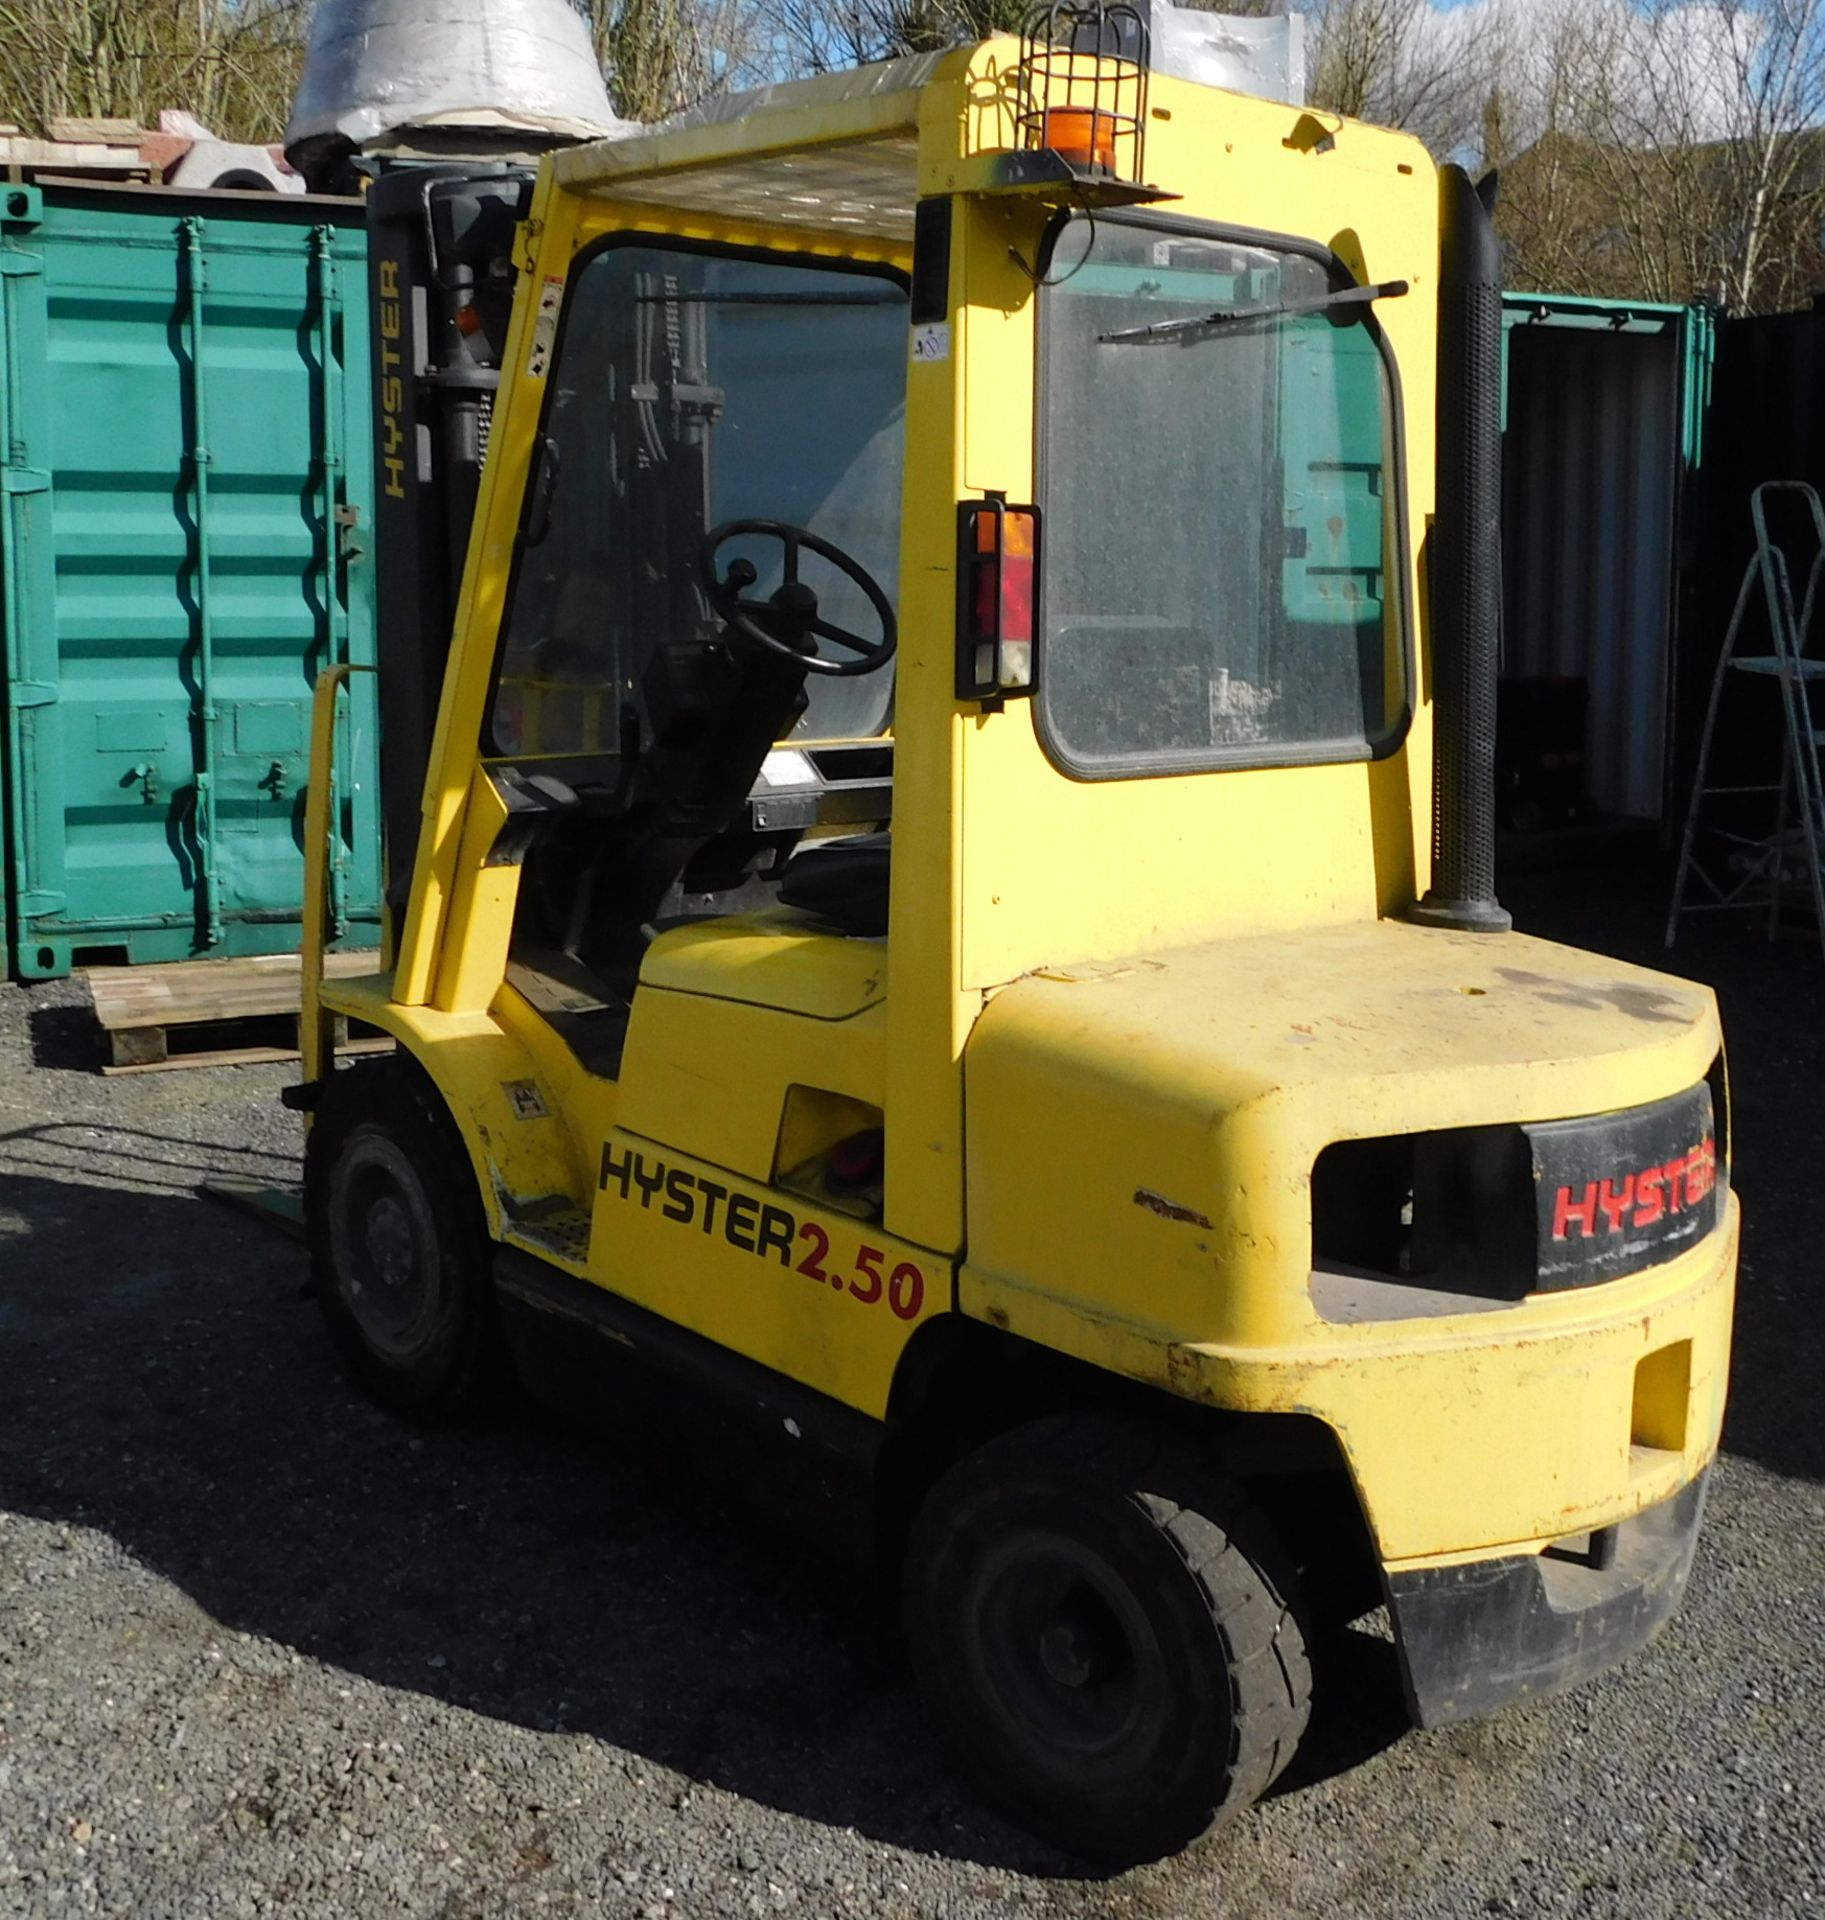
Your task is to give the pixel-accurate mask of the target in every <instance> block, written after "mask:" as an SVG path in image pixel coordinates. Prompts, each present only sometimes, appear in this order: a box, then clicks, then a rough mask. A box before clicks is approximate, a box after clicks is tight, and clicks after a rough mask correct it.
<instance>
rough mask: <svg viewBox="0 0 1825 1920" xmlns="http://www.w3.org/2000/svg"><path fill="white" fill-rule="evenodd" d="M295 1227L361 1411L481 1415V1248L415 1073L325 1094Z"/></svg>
mask: <svg viewBox="0 0 1825 1920" xmlns="http://www.w3.org/2000/svg"><path fill="white" fill-rule="evenodd" d="M304 1217H305V1228H306V1232H307V1235H308V1238H309V1243H310V1253H311V1272H312V1278H313V1280H314V1283H315V1291H316V1294H317V1300H318V1303H319V1305H320V1306H321V1307H322V1309H323V1317H324V1320H325V1322H326V1323H327V1325H328V1327H329V1333H330V1338H331V1339H332V1340H333V1341H334V1342H335V1345H336V1348H337V1351H338V1352H339V1353H340V1354H341V1355H342V1358H343V1360H344V1361H345V1362H346V1364H347V1365H348V1368H349V1370H350V1371H351V1372H352V1373H353V1374H354V1376H355V1378H356V1379H357V1380H358V1381H359V1382H360V1384H361V1386H362V1387H363V1388H364V1390H365V1391H366V1392H367V1393H368V1394H369V1395H370V1396H371V1397H372V1398H373V1399H375V1400H377V1401H379V1402H380V1404H381V1405H382V1406H384V1407H388V1408H390V1409H391V1410H392V1411H393V1412H395V1413H400V1414H404V1415H407V1416H408V1417H410V1418H413V1419H418V1420H425V1421H442V1420H452V1419H460V1418H463V1417H465V1416H468V1415H471V1414H474V1413H477V1412H480V1411H483V1410H484V1409H485V1408H486V1407H488V1406H489V1405H490V1404H492V1402H493V1401H494V1399H495V1398H496V1396H497V1395H498V1392H499V1389H500V1386H501V1384H502V1375H503V1369H504V1362H503V1360H502V1358H501V1354H502V1343H501V1340H500V1337H499V1328H498V1314H497V1308H496V1302H495V1295H494V1280H493V1251H494V1249H493V1243H492V1241H491V1240H490V1238H489V1234H488V1223H487V1218H486V1216H485V1215H484V1213H483V1211H482V1204H481V1196H480V1194H479V1193H478V1191H477V1189H476V1183H475V1173H474V1169H473V1167H472V1166H471V1164H470V1161H469V1156H468V1154H467V1152H466V1150H465V1149H464V1147H463V1143H462V1138H461V1136H460V1135H459V1134H458V1132H457V1130H456V1123H455V1122H454V1121H453V1120H452V1119H451V1117H450V1113H449V1109H448V1108H447V1107H446V1106H445V1105H444V1103H443V1099H442V1097H441V1095H439V1093H438V1092H437V1089H436V1087H435V1086H434V1085H433V1084H432V1083H431V1080H430V1079H429V1077H428V1076H427V1075H426V1073H425V1072H424V1069H423V1068H422V1067H420V1066H419V1065H418V1063H417V1062H416V1061H414V1060H411V1059H408V1058H406V1057H404V1056H400V1057H396V1058H394V1059H391V1060H383V1061H374V1062H370V1063H366V1064H363V1065H361V1066H357V1067H350V1068H345V1069H343V1070H342V1071H341V1072H339V1073H336V1074H334V1075H333V1076H332V1077H331V1078H330V1079H329V1080H328V1081H327V1082H326V1084H325V1086H324V1090H323V1097H322V1099H321V1100H320V1102H319V1104H318V1107H317V1110H316V1113H315V1115H314V1116H313V1119H312V1124H311V1130H310V1138H309V1141H308V1144H307V1145H306V1147H305V1153H304ZM377 1247H378V1248H379V1251H378V1252H377V1251H376V1249H377ZM388 1262H391V1265H389V1264H388ZM392 1279H397V1280H398V1282H399V1284H397V1285H390V1284H389V1281H390V1280H392Z"/></svg>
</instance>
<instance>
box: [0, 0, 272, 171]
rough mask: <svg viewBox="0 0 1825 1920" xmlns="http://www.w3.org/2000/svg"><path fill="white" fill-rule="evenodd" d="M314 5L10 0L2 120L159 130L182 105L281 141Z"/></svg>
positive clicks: (210, 120) (240, 133)
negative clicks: (165, 114) (116, 123)
mask: <svg viewBox="0 0 1825 1920" xmlns="http://www.w3.org/2000/svg"><path fill="white" fill-rule="evenodd" d="M307 14H308V5H307V3H306V0H0V114H4V115H6V116H7V117H8V118H10V119H12V120H15V121H17V122H19V123H20V124H21V125H22V126H25V127H26V128H27V129H28V130H30V131H32V132H36V133H42V132H44V131H45V129H46V127H47V125H48V123H49V122H50V121H51V120H54V119H59V118H62V117H66V116H73V117H81V118H100V119H121V120H131V121H133V122H135V123H136V124H138V125H141V126H144V125H148V124H151V123H152V122H153V121H154V120H155V119H156V116H157V114H158V112H159V110H160V109H161V108H163V107H182V108H185V109H187V110H188V111H189V112H190V113H192V114H194V115H195V116H196V117H197V118H198V119H199V120H201V121H203V122H204V123H205V124H206V125H208V126H209V127H211V128H212V129H213V130H214V131H216V132H217V133H220V134H221V135H222V136H223V137H224V138H227V139H246V140H276V139H278V138H279V137H280V135H281V134H282V133H283V132H284V130H285V118H286V115H287V113H288V112H289V111H290V108H291V102H292V95H293V93H294V92H295V90H296V88H297V80H298V72H299V69H300V67H301V65H302V63H303V56H304V34H305V27H306V23H307Z"/></svg>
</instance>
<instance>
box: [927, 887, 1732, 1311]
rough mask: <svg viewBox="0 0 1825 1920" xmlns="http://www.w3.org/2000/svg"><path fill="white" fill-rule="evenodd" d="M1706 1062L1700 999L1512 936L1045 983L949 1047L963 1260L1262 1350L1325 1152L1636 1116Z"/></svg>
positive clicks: (1252, 943)
mask: <svg viewBox="0 0 1825 1920" xmlns="http://www.w3.org/2000/svg"><path fill="white" fill-rule="evenodd" d="M1719 1045H1720V1037H1719V1029H1718V1021H1717V1010H1716V1005H1715V1002H1714V1000H1713V997H1712V995H1711V992H1710V990H1709V989H1708V988H1706V987H1703V986H1698V985H1695V984H1693V983H1691V982H1689V981H1683V980H1676V979H1673V978H1670V977H1668V976H1666V975H1663V974H1658V973H1651V972H1649V971H1647V970H1646V969H1644V968H1640V967H1633V966H1629V965H1627V964H1625V963H1623V962H1621V961H1616V960H1609V959H1604V958H1601V957H1598V956H1596V955H1592V954H1587V953H1580V952H1577V951H1574V950H1572V949H1570V948H1566V947H1560V946H1555V945H1553V944H1551V943H1549V942H1546V941H1542V940H1535V939H1530V938H1528V937H1527V936H1525V935H1521V934H1512V933H1510V934H1463V933H1447V932H1441V931H1437V930H1433V929H1427V928H1420V927H1413V926H1408V925H1406V924H1403V923H1401V922H1397V921H1382V922H1378V923H1375V924H1371V925H1363V926H1355V927H1339V928H1330V929H1320V930H1315V931H1311V932H1305V933H1300V934H1298V935H1294V936H1286V935H1278V936H1265V937H1251V938H1248V939H1238V940H1232V941H1218V942H1212V943H1209V944H1206V945H1202V946H1198V947H1190V948H1183V949H1178V950H1175V951H1171V952H1165V953H1159V954H1153V955H1148V956H1145V957H1138V958H1135V959H1133V960H1130V961H1127V962H1118V963H1111V964H1105V965H1095V966H1084V967H1062V968H1055V969H1047V970H1045V971H1042V972H1039V973H1035V974H1032V975H1029V976H1027V977H1025V978H1023V979H1021V980H1018V981H1016V982H1014V983H1012V984H1011V985H1009V986H1007V987H1005V988H1003V989H1001V990H1000V991H999V992H998V993H996V994H995V995H994V996H993V998H992V999H991V1001H990V1003H989V1005H988V1006H987V1007H986V1008H985V1010H984V1012H983V1015H982V1017H981V1019H980V1020H979V1021H978V1023H977V1025H976V1028H975V1030H974V1032H973V1034H972V1036H971V1039H970V1042H969V1050H968V1054H967V1057H966V1064H965V1084H966V1090H967V1103H968V1133H969V1140H970V1159H969V1245H970V1252H969V1258H970V1262H971V1264H972V1266H977V1267H980V1268H982V1269H983V1270H985V1271H991V1272H994V1273H997V1274H999V1275H1001V1276H1003V1277H1005V1278H1006V1279H1008V1280H1010V1281H1013V1282H1016V1283H1018V1284H1023V1285H1030V1286H1034V1287H1038V1288H1041V1289H1043V1290H1044V1291H1045V1292H1046V1293H1048V1294H1050V1295H1052V1296H1054V1297H1057V1296H1058V1295H1060V1294H1061V1293H1062V1294H1063V1295H1064V1296H1066V1297H1072V1296H1075V1297H1077V1298H1079V1299H1083V1300H1097V1301H1100V1302H1102V1303H1104V1304H1105V1305H1106V1306H1109V1307H1113V1308H1114V1310H1115V1311H1116V1312H1117V1313H1119V1314H1122V1315H1124V1316H1125V1317H1129V1318H1132V1319H1133V1320H1135V1321H1136V1322H1144V1323H1147V1324H1150V1325H1153V1326H1156V1327H1158V1328H1160V1329H1161V1330H1162V1331H1164V1332H1166V1333H1167V1334H1168V1336H1169V1337H1172V1338H1177V1339H1183V1338H1185V1337H1187V1335H1188V1334H1190V1335H1191V1336H1192V1337H1200V1335H1202V1336H1203V1337H1211V1338H1239V1339H1247V1338H1250V1337H1272V1336H1271V1325H1272V1322H1273V1318H1274V1316H1273V1314H1272V1312H1271V1311H1269V1310H1266V1309H1264V1308H1263V1307H1262V1302H1263V1301H1264V1300H1266V1299H1267V1298H1268V1297H1269V1295H1271V1294H1272V1293H1273V1292H1274V1291H1276V1289H1275V1287H1274V1286H1273V1285H1271V1284H1270V1283H1271V1282H1272V1281H1274V1280H1275V1279H1282V1280H1291V1279H1295V1278H1296V1279H1297V1282H1298V1284H1299V1288H1300V1291H1301V1292H1303V1288H1304V1281H1305V1276H1306V1272H1307V1270H1308V1267H1309V1259H1310V1198H1309V1182H1310V1174H1311V1168H1312V1163H1313V1161H1314V1160H1315V1159H1316V1157H1317V1155H1318V1153H1319V1152H1320V1150H1321V1149H1322V1148H1324V1147H1325V1146H1327V1145H1329V1144H1330V1143H1331V1142H1332V1141H1335V1140H1343V1139H1352V1138H1363V1137H1369V1136H1374V1135H1381V1134H1395V1133H1404V1132H1421V1131H1428V1130H1432V1129H1436V1128H1444V1127H1456V1126H1474V1125H1485V1124H1491V1123H1494V1122H1498V1121H1517V1122H1530V1121H1542V1120H1554V1119H1562V1118H1569V1117H1572V1116H1574V1115H1584V1114H1595V1113H1605V1112H1610V1111H1613V1110H1616V1109H1619V1108H1624V1107H1631V1106H1636V1105H1642V1104H1645V1103H1647V1102H1649V1101H1653V1100H1658V1099H1662V1098H1664V1097H1666V1096H1667V1095H1670V1094H1672V1093H1675V1092H1678V1091H1680V1090H1681V1089H1683V1088H1686V1087H1689V1086H1691V1085H1692V1084H1693V1083H1695V1082H1696V1081H1698V1080H1700V1079H1702V1078H1703V1077H1704V1075H1705V1073H1706V1072H1707V1070H1708V1069H1709V1067H1710V1065H1711V1062H1712V1061H1713V1059H1714V1058H1715V1057H1716V1054H1717V1051H1718V1047H1719ZM1213 1277H1214V1278H1218V1279H1219V1281H1220V1284H1218V1285H1215V1286H1213V1284H1212V1282H1213ZM1279 1290H1280V1291H1282V1292H1284V1291H1285V1289H1284V1288H1282V1289H1279ZM1251 1320H1254V1321H1256V1322H1258V1324H1256V1325H1254V1326H1253V1328H1252V1334H1251V1324H1250V1323H1251ZM1194 1330H1195V1331H1194Z"/></svg>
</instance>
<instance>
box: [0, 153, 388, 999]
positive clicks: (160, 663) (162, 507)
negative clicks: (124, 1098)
mask: <svg viewBox="0 0 1825 1920" xmlns="http://www.w3.org/2000/svg"><path fill="white" fill-rule="evenodd" d="M366 245H367V243H366V234H365V229H364V225H363V219H362V210H361V208H360V207H359V205H357V204H354V203H344V202H339V201H325V200H305V199H302V198H292V197H289V196H281V195H264V196H258V197H256V196H253V195H215V194H209V195H204V194H178V193H157V192H148V191H146V190H144V189H137V188H113V189H110V188H105V187H55V186H50V187H45V188H38V187H30V186H6V185H0V317H3V322H4V345H5V363H4V377H3V378H0V460H3V464H0V589H3V591H0V620H3V621H4V640H5V650H4V665H5V678H4V685H3V686H0V698H3V700H4V707H5V721H6V726H5V789H4V799H5V809H4V810H5V816H6V856H7V857H6V867H7V926H8V947H9V952H10V959H11V965H12V971H13V972H14V973H15V975H16V976H18V977H20V978H25V979H45V978H51V977H55V976H57V975H60V974H64V973H67V972H69V970H70V968H71V966H72V965H73V964H78V963H82V962H85V961H88V960H116V961H118V960H121V959H126V960H129V961H152V960H182V959H187V958H191V957H211V958H219V957H226V956H234V955H241V954H253V953H272V952H280V951H286V950H290V949H295V948H296V946H297V944H298V919H299V903H300V895H301V891H302V886H303V829H304V799H305V784H306V779H307V774H308V762H309V742H310V702H311V688H312V686H313V684H314V682H315V680H316V676H317V674H318V673H319V672H320V671H321V670H322V668H323V667H324V666H326V665H328V664H329V663H331V662H333V661H343V660H353V661H358V662H363V663H371V662H372V661H373V658H374V611H373V587H372V573H373V568H372V562H371V561H370V560H369V559H368V558H367V555H366V552H365V549H366V546H367V542H368V529H369V528H370V527H371V525H372V519H373V495H372V488H373V480H372V460H371V455H370V439H369V423H370V387H369V380H368V306H367V252H366ZM354 684H355V692H354V694H353V697H352V701H351V704H350V706H349V708H348V711H347V712H346V714H345V718H344V722H343V725H342V727H341V729H340V730H339V740H340V754H339V759H338V765H337V769H336V780H337V806H336V810H335V811H336V819H337V823H338V833H339V841H338V846H337V849H336V858H335V861H334V863H333V867H334V871H333V876H332V880H333V894H334V898H333V901H332V914H333V919H334V922H335V927H336V932H337V935H338V937H339V938H340V939H342V940H343V942H344V944H347V945H372V944H374V943H375V941H376V940H377V938H378V929H379V921H380V907H379V902H380V897H381V880H380V825H379V805H378V801H379V786H378V769H377V750H378V722H377V717H376V709H375V698H374V690H373V689H374V681H373V678H372V676H371V675H366V674H363V675H358V676H356V680H355V683H354Z"/></svg>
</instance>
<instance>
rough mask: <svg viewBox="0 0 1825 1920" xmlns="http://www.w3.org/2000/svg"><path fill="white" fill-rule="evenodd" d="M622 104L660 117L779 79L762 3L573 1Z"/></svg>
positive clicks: (638, 116)
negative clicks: (712, 97) (763, 25)
mask: <svg viewBox="0 0 1825 1920" xmlns="http://www.w3.org/2000/svg"><path fill="white" fill-rule="evenodd" d="M573 3H574V4H575V5H576V6H577V9H578V11H579V12H580V13H582V15H583V16H584V18H585V19H586V20H587V21H588V22H589V30H590V38H591V40H592V41H593V43H594V45H595V49H596V58H597V59H598V60H599V61H600V62H601V65H602V71H603V73H604V74H605V75H606V76H607V79H608V84H609V91H610V93H611V94H612V95H613V97H614V102H615V109H616V111H617V112H618V113H621V114H624V115H625V116H626V117H627V118H628V119H630V120H660V119H663V118H664V117H665V116H666V115H667V114H670V113H676V112H678V111H679V110H680V109H681V108H684V107H688V106H693V105H695V104H696V103H697V102H698V101H699V100H703V99H706V98H708V97H709V96H710V95H712V94H716V93H721V92H724V91H726V90H728V89H729V88H731V87H739V86H745V85H748V84H751V83H753V82H757V81H760V80H764V79H770V78H773V77H775V75H774V66H773V61H772V59H771V57H770V53H769V48H768V46H767V43H766V36H765V34H764V33H763V32H762V31H761V25H760V20H759V17H758V12H757V9H756V8H755V7H754V6H753V5H751V4H748V5H744V4H741V0H573Z"/></svg>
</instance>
